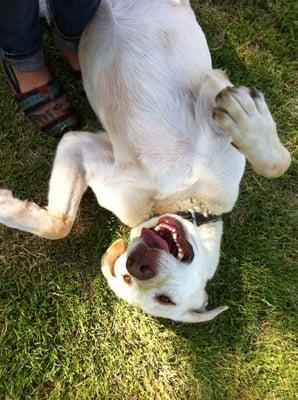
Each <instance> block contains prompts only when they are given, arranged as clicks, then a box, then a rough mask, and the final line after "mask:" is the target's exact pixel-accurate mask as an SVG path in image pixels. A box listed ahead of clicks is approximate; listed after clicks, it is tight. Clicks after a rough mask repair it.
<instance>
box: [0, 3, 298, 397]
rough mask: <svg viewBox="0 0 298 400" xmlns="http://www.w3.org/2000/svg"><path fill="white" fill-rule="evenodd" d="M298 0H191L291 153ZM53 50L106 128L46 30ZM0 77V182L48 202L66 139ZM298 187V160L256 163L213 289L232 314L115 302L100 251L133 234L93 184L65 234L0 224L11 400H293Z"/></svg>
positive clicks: (216, 54)
mask: <svg viewBox="0 0 298 400" xmlns="http://www.w3.org/2000/svg"><path fill="white" fill-rule="evenodd" d="M295 3H296V2H295V1H292V0H288V1H282V0H280V1H278V0H270V1H269V0H268V1H257V0H256V1H252V0H251V1H249V0H244V1H241V2H240V1H232V0H227V1H215V0H214V1H211V0H210V1H193V5H194V8H195V11H196V13H197V15H198V18H199V20H200V23H201V25H202V27H203V29H204V31H205V32H206V35H207V38H208V41H209V44H210V48H211V52H212V56H213V60H214V66H215V67H223V68H226V70H227V72H228V74H229V76H230V78H231V80H232V81H233V82H235V83H242V84H245V85H248V86H250V85H253V86H256V87H258V88H259V89H261V90H262V91H263V92H264V93H265V94H266V98H267V101H268V103H269V105H270V108H271V110H272V113H273V115H274V117H275V119H276V121H277V125H278V128H279V132H280V135H281V137H282V138H283V141H284V143H286V145H287V147H288V148H289V149H290V150H291V151H292V152H293V154H294V150H295V140H296V131H295V129H296V127H297V113H296V114H295V110H296V111H297V103H296V104H295V102H296V101H297V97H296V95H297V92H296V88H297V74H295V67H297V64H296V65H295V58H296V54H297V41H295V38H297V36H295V35H296V34H297V32H296V31H295V29H296V27H297V14H298V13H297V3H296V5H295ZM295 7H296V9H295ZM46 54H47V57H48V59H49V65H50V67H51V70H52V71H53V73H54V74H55V76H58V77H59V78H60V80H61V82H63V84H64V86H65V89H66V91H67V93H68V94H69V95H70V97H71V99H72V101H73V103H74V105H75V106H76V107H77V109H78V110H79V112H80V114H81V115H82V117H83V121H84V124H85V129H86V130H87V129H90V130H95V129H97V128H98V126H99V123H98V122H97V121H96V119H95V117H94V115H93V113H92V111H91V110H90V108H89V106H88V104H87V102H86V100H85V99H84V98H82V97H80V95H79V91H78V90H77V88H76V87H75V85H74V84H73V82H72V81H71V77H70V75H69V73H68V71H67V68H66V67H65V64H64V63H63V61H62V60H61V58H60V56H59V54H58V53H57V51H56V49H55V47H54V45H53V42H52V40H51V38H49V34H48V32H46ZM0 79H1V82H0V118H1V130H0V141H1V145H0V148H1V151H0V186H1V187H9V188H11V189H12V190H13V191H14V193H15V194H16V195H18V196H20V197H22V198H30V199H32V200H34V201H37V202H40V203H43V204H44V203H45V201H46V195H47V180H48V178H49V175H50V170H51V164H52V159H53V154H54V151H55V147H56V142H55V141H54V140H52V139H50V138H47V137H45V136H43V135H42V134H39V133H37V132H35V131H34V130H33V129H32V128H31V126H30V124H29V123H27V122H26V121H25V120H24V118H23V116H22V115H21V114H20V113H19V112H17V108H16V106H15V104H14V102H13V100H12V97H11V94H10V91H9V89H8V87H7V85H6V84H5V83H4V79H3V76H2V75H1V76H0ZM296 186H297V161H296V163H295V162H293V164H292V167H291V169H290V170H289V171H288V172H287V173H286V175H284V176H283V177H282V178H280V179H278V180H273V181H269V180H266V179H264V178H262V177H260V176H257V175H256V174H255V173H253V172H252V170H251V169H250V168H248V169H247V171H246V175H245V177H244V180H243V181H242V185H241V195H240V198H239V201H238V203H237V206H236V208H235V209H234V211H233V212H232V213H231V214H230V215H227V216H226V217H225V234H224V241H223V246H222V258H221V263H220V267H219V270H218V273H217V274H216V277H215V279H214V280H213V281H212V283H211V284H210V287H209V293H210V299H211V303H212V305H219V304H228V305H229V306H230V310H229V311H228V312H226V313H224V314H223V315H221V316H220V317H218V318H217V319H216V320H214V321H212V322H209V323H206V324H201V325H193V326H191V325H183V324H179V323H174V322H171V321H166V320H160V319H154V318H151V317H149V316H146V315H144V314H143V313H142V312H140V311H139V310H137V309H134V308H132V307H130V306H129V305H127V304H125V303H124V302H122V301H120V300H118V299H116V298H115V296H114V295H113V293H112V292H111V291H110V290H109V288H108V287H107V283H106V281H105V279H104V278H103V276H102V275H101V273H100V271H99V261H100V257H101V255H102V253H103V251H104V249H105V248H106V247H107V246H108V245H109V243H110V242H111V241H112V240H113V239H115V238H117V237H120V236H122V237H123V236H125V235H127V233H128V231H127V229H126V228H124V227H123V226H121V224H120V223H119V222H117V220H116V219H115V218H114V217H113V216H112V215H111V214H109V213H108V212H107V211H105V210H102V209H100V208H99V207H98V205H97V203H96V201H95V198H94V196H93V195H92V194H91V193H89V192H88V193H87V194H86V196H85V197H84V199H83V202H82V206H81V208H80V214H79V217H78V219H77V221H76V223H75V226H74V229H73V230H72V232H71V234H70V235H69V237H67V238H66V239H64V240H61V241H58V242H51V241H47V240H44V239H40V238H37V237H33V236H31V235H29V234H26V233H23V232H18V231H14V230H10V229H7V228H5V227H3V226H0V398H1V399H6V400H8V399H38V400H40V399H61V400H67V399H78V400H85V399H88V400H89V399H113V400H114V399H119V400H124V399H130V400H133V399H135V400H139V399H142V400H143V399H162V400H167V399H171V400H173V399H182V400H184V399H193V400H221V399H222V400H233V399H237V400H240V399H245V400H257V399H260V400H261V399H262V400H263V399H264V400H265V399H266V400H273V399H274V400H275V399H282V400H285V399H286V400H287V399H289V400H291V399H294V398H296V397H295V396H296V395H297V386H296V387H295V384H296V383H297V374H298V371H297V362H296V363H295V361H297V357H296V360H295V355H297V352H296V349H295V341H294V339H295V333H296V332H297V328H298V327H297V314H296V313H297V302H298V299H297V270H295V252H296V250H297V240H296V239H297V230H296V231H295V228H294V227H295V225H296V226H297V218H296V217H297V198H296V197H295V195H296V191H295V189H296ZM295 213H296V214H295ZM296 260H297V259H296Z"/></svg>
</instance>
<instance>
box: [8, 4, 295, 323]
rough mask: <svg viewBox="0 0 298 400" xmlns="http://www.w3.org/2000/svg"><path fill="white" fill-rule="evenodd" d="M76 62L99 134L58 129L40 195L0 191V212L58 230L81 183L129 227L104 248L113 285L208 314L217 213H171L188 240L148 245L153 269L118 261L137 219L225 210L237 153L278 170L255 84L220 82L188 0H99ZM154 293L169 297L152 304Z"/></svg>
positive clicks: (161, 307)
mask: <svg viewBox="0 0 298 400" xmlns="http://www.w3.org/2000/svg"><path fill="white" fill-rule="evenodd" d="M80 61H81V68H82V73H83V81H84V86H85V90H86V93H87V96H88V99H89V101H90V104H91V106H92V108H93V109H94V111H95V113H96V114H97V116H98V117H99V118H100V120H101V121H102V123H103V126H104V127H105V130H106V132H107V133H101V134H92V133H87V132H72V133H69V134H67V135H66V136H65V137H64V138H63V139H62V141H61V142H60V144H59V147H58V150H57V154H56V158H55V163H54V167H53V172H52V176H51V180H50V188H49V202H48V206H47V207H46V208H40V207H39V206H37V205H36V204H34V203H30V202H27V201H21V200H19V199H16V198H14V197H13V196H12V194H11V192H10V191H7V190H1V191H0V222H1V223H3V224H5V225H7V226H9V227H13V228H17V229H22V230H24V231H27V232H31V233H33V234H35V235H39V236H42V237H46V238H50V239H59V238H62V237H64V236H66V235H67V234H68V233H69V231H70V229H71V227H72V224H73V222H74V219H75V216H76V213H77V209H78V206H79V203H80V199H81V197H82V195H83V193H84V192H85V190H86V189H87V187H88V186H90V187H91V188H92V190H93V191H94V193H95V194H96V197H97V199H98V202H99V204H100V205H101V206H102V207H105V208H107V209H108V210H110V211H112V212H113V213H114V214H115V215H116V216H118V217H119V219H120V220H121V221H122V222H123V223H125V224H126V225H128V226H130V227H134V229H132V234H131V239H132V241H131V243H130V245H129V247H128V250H127V251H126V252H125V249H124V247H123V244H122V243H121V242H117V243H116V244H114V245H113V246H111V248H110V249H109V250H108V252H107V253H106V255H105V257H104V258H103V271H104V273H105V276H106V277H107V279H108V281H109V284H110V286H111V287H112V289H113V290H114V291H115V292H116V293H117V294H118V295H119V296H120V297H122V298H124V299H126V300H127V301H129V302H130V303H132V304H135V305H137V306H138V307H141V308H142V309H143V310H144V311H146V312H148V313H150V314H153V315H156V316H163V317H167V318H171V319H175V320H180V321H185V322H200V321H205V320H209V319H212V318H214V317H215V316H216V315H217V314H219V313H220V312H222V311H223V310H224V309H225V307H219V308H217V309H215V310H212V311H205V309H204V308H205V305H206V303H207V295H206V293H205V286H206V283H207V281H208V280H209V279H211V278H212V276H213V275H214V273H215V271H216V268H217V265H218V261H219V249H220V240H221V235H222V222H221V221H218V222H214V223H208V224H204V225H202V226H200V227H195V226H194V225H193V224H192V223H191V222H189V221H186V220H183V219H182V218H180V217H178V216H177V215H175V216H174V218H176V219H177V220H179V221H180V222H181V223H182V225H183V227H184V231H185V236H186V238H187V240H188V241H189V242H190V244H191V245H192V247H193V250H194V259H193V261H192V262H191V263H190V264H188V265H185V263H183V262H182V261H178V260H177V259H176V258H175V257H174V256H173V255H171V254H169V253H167V252H165V251H163V250H157V252H158V254H157V258H156V259H155V261H154V262H156V264H157V266H156V267H157V268H158V274H157V275H156V276H155V277H154V278H152V279H149V280H145V281H141V280H138V279H136V278H135V277H131V276H130V277H129V280H128V281H127V280H126V281H125V280H124V279H123V276H126V278H127V275H128V272H127V270H126V260H127V257H128V255H129V254H131V253H132V252H133V251H134V249H135V247H136V246H137V244H138V243H140V242H142V239H141V238H140V232H141V229H142V227H144V226H147V227H154V226H155V225H156V223H157V220H158V217H154V218H152V215H154V214H160V215H161V214H172V213H174V212H176V211H178V210H193V211H198V212H208V213H211V214H217V215H220V214H223V213H226V212H229V211H231V210H232V208H233V206H234V204H235V201H236V199H237V197H238V191H239V183H240V180H241V177H242V174H243V171H244V167H245V157H246V158H247V159H248V160H249V161H250V162H251V163H252V165H253V167H254V168H255V169H256V171H257V172H258V173H260V174H262V175H265V176H267V177H275V176H279V175H281V174H282V173H283V172H285V170H286V169H287V168H288V166H289V164H290V157H289V153H288V151H287V150H286V149H285V148H284V147H283V146H282V144H281V143H280V141H279V139H278V136H277V132H276V127H275V123H274V121H273V119H272V117H271V114H270V112H269V110H268V107H267V105H266V102H265V100H264V97H263V95H262V94H261V93H259V92H256V91H253V92H251V91H249V90H248V89H247V88H245V87H237V88H233V89H227V88H228V87H232V86H233V85H232V84H231V82H230V81H229V80H228V78H227V76H226V75H225V73H224V72H223V71H220V70H213V69H212V66H211V58H210V53H209V50H208V46H207V43H206V40H205V36H204V34H203V32H202V30H201V28H200V26H199V25H198V23H197V21H196V19H195V16H194V13H193V11H192V10H191V7H190V4H189V1H188V0H150V1H147V0H110V1H108V0H102V2H101V6H100V8H99V10H98V12H97V15H96V16H95V17H94V19H93V20H92V22H91V23H90V25H89V27H88V28H87V29H86V30H85V32H84V34H83V37H82V39H81V43H80ZM218 94H220V95H218ZM251 94H253V96H251ZM231 142H233V143H234V144H235V145H236V146H237V147H238V149H239V151H238V150H237V149H236V148H235V147H233V146H232V145H231ZM112 269H113V271H112ZM111 271H112V272H113V274H114V275H115V276H113V274H112V273H111ZM160 294H162V295H166V296H168V297H170V298H171V300H172V302H173V303H175V305H174V304H161V303H160V302H159V301H158V300H157V299H158V296H159V295H160Z"/></svg>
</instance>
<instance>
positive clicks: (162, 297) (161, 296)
mask: <svg viewBox="0 0 298 400" xmlns="http://www.w3.org/2000/svg"><path fill="white" fill-rule="evenodd" d="M156 300H157V301H158V302H159V303H161V304H172V305H175V304H176V303H174V302H173V300H172V299H170V297H169V296H166V295H165V294H159V295H157V296H156Z"/></svg>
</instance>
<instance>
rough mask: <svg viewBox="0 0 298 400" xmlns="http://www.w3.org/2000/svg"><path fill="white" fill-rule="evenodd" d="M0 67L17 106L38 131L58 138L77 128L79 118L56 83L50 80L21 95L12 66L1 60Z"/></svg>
mask: <svg viewBox="0 0 298 400" xmlns="http://www.w3.org/2000/svg"><path fill="white" fill-rule="evenodd" d="M2 67H3V70H4V73H5V75H6V78H7V80H8V82H9V83H10V86H11V88H12V90H13V92H14V95H15V98H16V100H17V102H18V104H19V105H20V107H21V109H22V110H23V112H24V113H25V115H26V116H27V117H28V119H29V120H30V121H31V122H32V123H33V124H34V125H35V126H36V127H37V128H38V129H40V130H42V131H45V132H46V133H48V134H49V135H51V136H55V137H59V136H62V134H63V133H65V132H66V131H67V130H71V129H74V128H77V127H78V125H79V116H78V115H77V114H76V113H75V111H74V110H73V108H72V107H71V105H70V103H69V102H68V100H67V98H66V95H65V94H64V93H63V91H62V88H61V86H60V84H59V83H58V82H57V81H54V80H51V81H49V82H48V83H46V84H45V85H42V86H40V87H38V88H35V89H32V90H30V91H28V92H26V93H21V91H20V88H19V84H18V81H17V78H16V76H15V73H14V71H13V68H12V66H11V65H10V64H8V63H7V62H5V61H4V60H2Z"/></svg>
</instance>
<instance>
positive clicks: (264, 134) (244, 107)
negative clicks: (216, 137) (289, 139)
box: [213, 86, 291, 178]
mask: <svg viewBox="0 0 298 400" xmlns="http://www.w3.org/2000/svg"><path fill="white" fill-rule="evenodd" d="M213 119H214V121H215V123H216V125H217V126H218V127H219V128H221V129H222V130H223V131H224V132H225V133H226V134H227V135H228V136H229V137H230V139H231V142H232V143H233V144H234V145H235V146H236V147H237V148H239V149H240V150H241V151H242V152H243V153H244V154H245V156H246V157H247V159H248V160H249V161H250V162H251V164H252V165H253V167H254V169H255V170H256V171H257V172H258V173H259V174H261V175H264V176H266V177H268V178H274V177H278V176H280V175H282V174H283V173H284V172H285V171H286V170H287V169H288V167H289V165H290V162H291V159H290V155H289V152H288V151H287V149H286V148H285V147H284V146H283V145H282V144H281V142H280V140H279V138H278V135H277V131H276V125H275V122H274V120H273V118H272V116H271V113H270V111H269V109H268V106H267V104H266V101H265V98H264V96H263V94H262V93H261V92H259V91H258V90H256V89H254V88H252V89H249V88H247V87H245V86H238V87H227V88H225V89H224V90H222V91H221V92H220V93H219V94H218V95H217V96H216V98H215V107H214V109H213Z"/></svg>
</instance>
